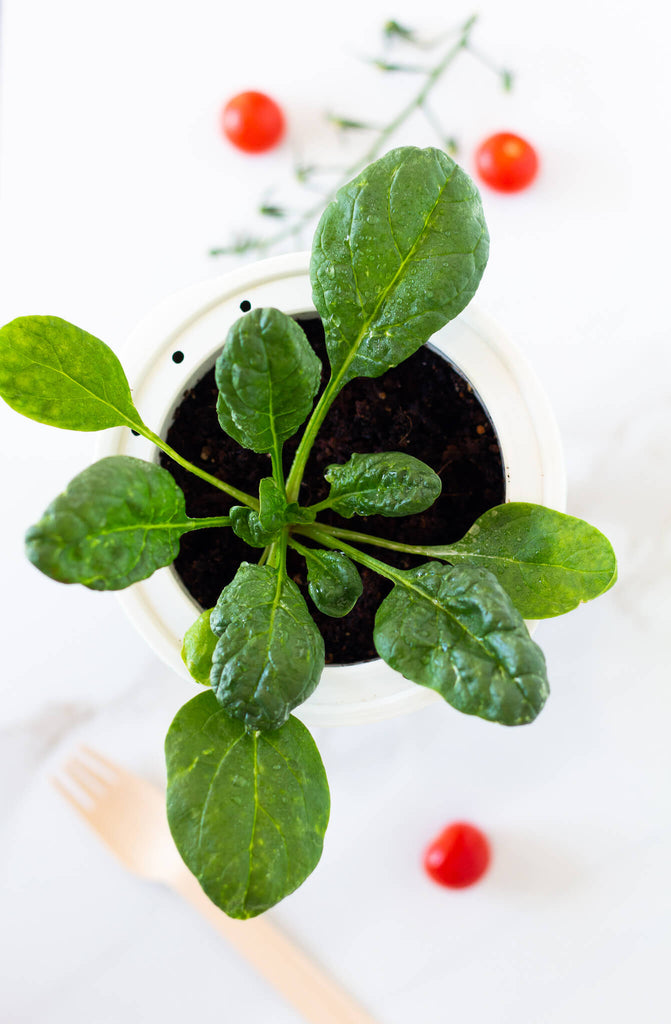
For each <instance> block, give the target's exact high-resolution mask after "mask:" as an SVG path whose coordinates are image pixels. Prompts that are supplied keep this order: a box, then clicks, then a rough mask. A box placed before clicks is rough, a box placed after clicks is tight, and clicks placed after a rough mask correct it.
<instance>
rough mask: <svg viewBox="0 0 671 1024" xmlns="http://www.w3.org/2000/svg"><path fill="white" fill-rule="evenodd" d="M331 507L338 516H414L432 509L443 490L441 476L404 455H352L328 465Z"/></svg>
mask: <svg viewBox="0 0 671 1024" xmlns="http://www.w3.org/2000/svg"><path fill="white" fill-rule="evenodd" d="M324 476H325V478H326V479H327V480H328V482H329V483H330V485H331V490H330V491H329V495H328V498H327V501H328V505H329V507H330V508H332V509H333V510H334V511H335V512H338V514H339V515H341V516H345V517H346V518H348V519H350V518H351V517H352V516H353V515H357V516H372V515H383V516H392V517H399V516H411V515H414V514H415V513H416V512H423V511H424V510H425V509H427V508H430V507H431V505H433V503H434V501H435V500H436V498H437V497H438V495H439V494H440V491H441V487H442V484H441V481H440V477H439V476H438V475H437V474H436V473H434V471H433V470H432V469H431V468H430V466H427V465H426V464H425V463H424V462H420V460H419V459H416V458H414V456H412V455H406V454H405V453H403V452H377V453H376V454H373V455H352V457H351V459H350V460H349V462H345V463H343V464H342V465H333V466H329V467H328V469H327V470H326V472H325V473H324Z"/></svg>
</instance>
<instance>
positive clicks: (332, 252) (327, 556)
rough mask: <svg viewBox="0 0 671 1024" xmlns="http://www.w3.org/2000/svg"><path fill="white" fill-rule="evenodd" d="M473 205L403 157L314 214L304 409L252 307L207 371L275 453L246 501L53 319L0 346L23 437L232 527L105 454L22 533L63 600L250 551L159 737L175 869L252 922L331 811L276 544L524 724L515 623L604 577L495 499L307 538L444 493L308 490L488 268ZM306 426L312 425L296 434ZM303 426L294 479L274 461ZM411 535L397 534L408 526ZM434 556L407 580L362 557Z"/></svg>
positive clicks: (236, 420)
mask: <svg viewBox="0 0 671 1024" xmlns="http://www.w3.org/2000/svg"><path fill="white" fill-rule="evenodd" d="M487 254H488V234H487V228H486V225H485V221H484V218H483V213H482V207H481V203H480V197H479V195H478V192H477V190H476V188H475V186H474V185H473V183H472V182H471V181H470V179H469V178H468V176H467V175H466V174H465V173H464V172H463V171H462V170H461V169H460V168H459V167H458V166H457V165H456V164H455V163H454V162H453V161H452V160H451V159H450V158H449V157H448V156H446V154H445V153H443V152H440V151H438V150H435V149H426V150H419V149H415V148H401V149H396V150H393V151H392V152H390V153H388V154H387V155H386V156H384V157H383V158H381V159H380V160H378V161H377V162H375V163H373V164H371V165H370V166H369V167H367V168H366V169H365V170H364V171H363V172H362V173H361V174H360V175H359V176H358V177H357V178H355V179H354V180H353V181H351V182H350V183H349V184H347V185H345V186H344V187H343V188H342V189H341V190H340V191H339V192H338V194H337V196H336V198H335V199H334V200H333V201H332V202H331V203H330V204H329V206H328V207H327V209H326V210H325V212H324V214H323V216H322V219H321V221H320V223H319V226H318V228H317V232H316V235H315V239H314V245H313V251H312V261H311V271H310V273H311V280H312V286H313V296H314V304H315V307H316V309H317V312H318V313H319V315H320V316H321V319H322V321H323V324H324V329H325V335H326V346H327V352H328V359H329V362H330V368H331V374H330V378H329V381H328V383H327V385H326V388H325V390H324V391H323V393H322V395H321V398H320V399H319V401H318V402H317V404H316V405H315V406H314V408H313V405H314V400H315V396H316V394H317V389H318V383H319V378H320V369H321V367H320V362H319V360H318V359H317V357H316V355H315V354H314V352H313V350H312V348H311V347H310V345H309V343H308V341H307V339H306V337H305V335H304V333H303V331H302V330H301V328H300V327H299V326H298V324H297V323H296V322H295V321H294V320H292V319H291V318H290V317H288V316H286V315H285V314H284V313H282V312H281V311H280V310H278V309H255V310H252V311H251V312H249V313H247V314H246V315H245V316H243V317H242V318H241V319H239V320H238V321H237V322H236V323H234V324H233V326H232V327H231V328H230V331H229V334H228V337H227V338H226V341H225V343H224V345H223V349H222V351H221V354H220V355H219V358H218V359H217V363H216V381H217V385H218V389H219V397H218V406H217V410H218V417H219V421H220V423H221V427H222V429H223V430H224V431H225V432H226V433H227V434H229V435H231V437H233V438H234V439H235V440H236V441H237V442H238V443H239V444H240V445H243V446H245V447H247V448H250V449H252V450H253V451H254V452H262V453H266V454H267V455H269V456H270V467H271V473H270V475H269V476H267V477H266V478H265V479H263V480H262V481H261V484H260V487H259V492H258V495H252V494H247V493H245V492H244V491H242V490H240V489H239V488H238V487H236V486H233V485H232V484H231V483H229V482H227V481H224V480H220V479H218V478H216V477H214V476H211V475H209V474H208V473H206V472H204V471H203V470H202V469H201V468H199V467H197V466H193V465H191V464H189V463H188V462H187V461H186V460H185V459H183V458H182V457H181V456H180V455H179V454H178V453H177V452H175V451H173V450H172V449H171V448H170V447H169V446H168V445H167V444H166V442H165V441H164V440H163V439H162V438H160V437H159V436H158V435H157V434H155V433H154V432H153V431H152V430H151V429H150V428H149V427H148V426H147V425H146V424H145V423H144V421H143V419H142V417H141V415H140V413H139V412H138V410H137V409H136V408H135V405H134V404H133V400H132V397H131V392H130V388H129V385H128V382H127V380H126V377H125V374H124V371H123V369H122V367H121V364H120V363H119V361H118V360H117V358H116V356H115V355H114V354H113V352H112V351H111V350H110V349H109V348H108V347H107V346H106V345H105V344H104V343H103V342H102V341H99V340H98V339H97V338H94V337H92V336H91V335H90V334H87V333H86V332H85V331H83V330H81V329H80V328H78V327H74V326H73V325H72V324H69V323H66V322H64V321H63V320H60V319H57V318H55V317H48V316H32V317H23V318H20V319H18V320H14V321H12V322H11V323H10V324H8V325H6V326H5V327H4V328H3V329H2V331H0V393H1V394H2V396H3V398H4V399H5V401H7V402H8V403H9V405H11V406H12V407H13V408H14V409H16V410H18V411H19V412H21V413H23V414H24V415H26V416H29V417H31V418H32V419H35V420H39V421H41V422H43V423H47V424H51V425H53V426H57V427H64V428H68V429H71V430H102V429H106V428H108V427H128V428H132V429H133V430H135V431H137V432H138V433H139V434H141V435H143V436H144V437H145V438H148V439H149V440H151V441H152V442H154V443H155V445H157V446H158V448H160V449H162V450H163V451H164V452H167V453H168V454H169V455H170V456H171V457H172V458H173V459H174V460H175V461H177V462H178V463H179V464H180V465H182V466H185V467H186V468H188V469H190V470H192V471H193V472H194V473H197V474H198V475H199V476H201V477H204V478H205V479H206V480H208V481H209V482H210V483H211V484H212V486H213V487H217V488H220V489H221V490H222V491H225V492H226V493H227V494H228V495H230V496H231V497H232V499H233V500H234V502H235V504H234V505H233V507H232V508H231V509H230V513H229V514H228V515H227V516H224V517H217V518H210V519H195V518H191V517H189V516H188V515H187V514H186V510H185V502H184V495H183V493H182V491H181V490H180V488H179V487H178V486H177V484H176V483H175V481H174V479H173V477H172V476H171V475H170V473H169V472H167V471H166V470H165V469H162V468H161V467H160V466H158V465H156V464H153V463H148V462H144V461H142V460H138V459H136V458H130V457H127V456H114V457H111V458H105V459H102V460H101V461H99V462H96V463H95V464H94V465H92V466H90V467H89V468H88V469H85V470H84V471H83V472H82V473H80V474H79V475H78V476H77V477H75V479H74V480H73V481H72V482H71V483H70V484H69V485H68V487H67V488H66V490H65V491H64V492H63V494H61V495H60V496H59V497H58V498H56V500H55V501H54V502H53V503H52V504H51V505H50V506H49V507H48V508H47V510H46V512H45V513H44V515H43V517H42V518H41V519H40V521H39V522H38V523H36V524H35V525H34V526H32V527H31V528H30V529H29V530H28V534H27V540H26V545H27V553H28V557H29V559H30V560H31V561H32V562H33V563H34V564H35V565H36V566H37V567H38V568H39V569H41V570H42V571H43V572H44V573H46V574H47V575H48V576H51V577H52V578H53V579H56V580H60V581H62V582H64V583H82V584H84V586H87V587H90V588H91V589H93V590H116V589H119V588H122V587H127V586H129V585H131V584H132V583H134V582H136V581H137V580H141V579H145V578H146V577H148V576H150V575H151V573H153V572H154V571H155V570H156V569H158V568H159V567H161V566H165V565H168V564H169V563H170V562H171V561H172V560H173V559H174V558H175V556H176V554H177V552H178V549H179V543H180V538H181V537H182V535H183V534H185V533H187V532H189V531H191V530H201V529H207V528H209V527H213V526H217V527H220V526H227V527H229V528H230V529H231V530H233V531H234V532H235V533H236V534H237V535H238V536H239V537H241V538H242V539H243V540H244V541H246V542H247V544H248V545H250V547H251V548H252V549H254V548H256V549H257V553H258V560H257V561H250V562H245V563H243V564H242V565H241V566H240V567H239V569H238V571H237V572H236V574H235V577H234V578H233V579H232V580H231V582H230V583H228V585H227V586H225V587H224V589H223V590H222V592H221V596H220V597H219V600H218V601H217V604H216V606H215V607H214V608H210V609H207V610H206V611H204V612H203V613H202V614H201V615H200V616H199V617H198V619H197V620H196V621H195V623H194V624H193V626H192V627H191V628H190V629H189V630H188V632H187V634H186V636H185V637H184V645H183V657H184V660H185V663H186V665H187V666H188V669H189V671H190V673H191V675H192V676H193V678H194V679H195V681H196V682H197V683H200V684H202V685H203V686H205V687H206V688H207V689H205V690H204V691H203V692H201V693H200V694H199V695H198V696H196V697H194V698H193V699H192V700H190V701H189V702H188V703H187V704H185V705H184V707H182V708H181V709H180V710H179V711H178V713H177V715H176V717H175V720H174V722H173V723H172V726H171V727H170V730H169V732H168V736H167V740H166V757H167V767H168V795H167V811H168V818H169V822H170V827H171V829H172V834H173V836H174V839H175V842H176V844H177V846H178V848H179V850H180V853H181V855H182V857H183V859H184V861H185V862H186V864H187V865H188V867H189V868H190V869H191V871H192V872H193V873H194V874H195V875H196V876H197V878H198V880H199V881H200V883H201V885H202V887H203V889H204V890H205V892H206V893H207V894H208V895H209V896H210V898H211V899H212V900H213V901H214V902H215V903H216V904H217V905H218V906H219V907H221V908H222V909H223V910H224V911H226V913H227V914H230V915H231V916H233V917H239V918H247V917H251V916H254V915H256V914H259V913H261V912H262V911H264V910H266V909H267V908H268V907H270V906H272V905H273V904H275V903H277V902H278V901H279V900H281V899H282V898H283V897H284V896H286V895H287V894H288V893H290V892H292V891H293V890H294V889H296V888H297V887H298V886H299V885H300V884H301V883H302V882H303V880H304V879H305V878H306V877H307V876H308V875H309V874H310V872H311V871H312V870H313V868H314V867H315V865H316V864H317V861H318V860H319V857H320V854H321V850H322V843H323V837H324V833H325V829H326V825H327V820H328V815H329V791H328V786H327V781H326V777H325V774H324V768H323V765H322V762H321V759H320V756H319V753H318V751H317V749H316V746H315V744H314V741H313V739H312V737H311V736H310V733H309V732H308V730H307V729H306V728H305V726H304V725H302V724H301V722H300V721H299V720H298V719H297V718H295V717H294V716H293V715H292V712H293V710H294V709H295V708H296V707H298V705H300V704H301V703H302V702H303V701H305V700H306V699H307V698H308V697H309V696H310V694H311V693H312V692H313V691H314V689H315V687H316V686H317V684H318V683H319V678H320V675H321V672H322V669H323V668H324V642H323V639H322V636H321V634H320V632H319V630H318V628H317V626H316V624H315V622H314V621H313V618H312V616H311V614H310V608H309V606H308V604H307V602H306V600H305V599H304V598H303V596H302V594H301V592H300V590H299V589H298V587H297V586H296V584H295V583H294V581H293V580H292V579H291V578H290V577H289V575H288V574H287V568H286V554H287V548H288V547H292V548H294V549H295V550H296V551H297V552H299V554H300V555H302V556H303V557H304V559H305V561H306V563H307V579H308V586H309V594H310V598H311V600H312V601H313V602H314V604H315V605H316V607H317V608H319V609H320V610H321V611H322V612H324V613H326V614H327V615H332V616H342V615H346V614H348V613H349V612H350V611H351V610H352V608H353V607H354V605H355V604H356V602H357V600H358V598H359V596H360V595H361V592H362V583H361V579H360V576H359V573H358V571H357V565H361V566H367V567H368V568H369V569H371V570H373V571H374V572H376V573H380V574H381V575H382V576H383V577H385V578H386V579H387V580H388V581H390V582H391V584H392V589H391V592H390V593H389V594H388V596H387V597H385V598H384V600H383V601H382V602H381V604H380V606H379V609H378V611H377V616H376V620H375V629H374V643H375V647H376V649H377V651H378V653H379V655H380V657H381V658H383V659H384V660H385V661H386V662H387V663H388V664H389V665H391V666H392V668H394V669H397V670H398V671H399V672H401V673H402V674H403V675H404V676H405V677H406V678H407V679H410V680H413V681H414V682H416V683H418V684H419V685H421V686H427V687H430V688H431V689H433V690H436V691H437V692H438V693H439V694H440V695H441V696H442V697H443V698H444V699H445V700H446V701H447V702H448V703H450V704H452V705H453V706H454V707H455V708H457V709H458V710H459V711H463V712H465V713H466V714H471V715H479V716H481V717H482V718H485V719H488V720H490V721H492V722H500V723H502V724H504V725H521V724H523V723H526V722H531V721H532V720H533V719H534V718H535V717H536V715H538V713H539V711H540V710H541V708H542V707H543V704H544V703H545V700H546V697H547V695H548V683H547V677H546V670H545V661H544V658H543V654H542V653H541V650H540V648H539V647H538V646H537V645H536V644H535V643H534V641H533V640H532V639H531V637H530V635H529V632H528V630H527V627H526V625H525V622H524V619H525V617H526V618H534V619H537V618H543V617H547V616H554V615H560V614H562V613H563V612H567V611H569V610H570V609H572V608H574V607H575V606H576V605H578V604H579V603H580V602H582V601H586V600H589V599H591V598H594V597H596V596H598V595H599V594H601V593H603V592H604V591H605V590H607V589H608V588H609V587H610V586H611V585H612V584H613V582H614V580H615V576H616V565H615V558H614V555H613V551H612V548H611V546H610V544H609V543H608V541H607V540H606V538H605V537H604V536H603V535H602V534H601V533H600V532H599V531H598V530H596V529H595V528H594V527H592V526H589V525H588V524H587V523H584V522H582V521H580V520H578V519H575V518H573V517H571V516H568V515H564V514H561V513H559V512H556V511H553V510H551V509H547V508H543V507H540V506H536V505H531V504H514V503H509V504H504V505H501V506H499V507H497V508H492V509H490V510H489V511H488V512H486V513H485V514H484V515H483V516H481V517H480V518H479V519H478V521H477V522H476V523H474V524H473V526H472V528H471V529H470V530H469V531H468V533H467V534H466V536H465V537H463V538H462V540H460V541H458V542H457V543H453V544H450V545H440V546H431V547H421V546H413V545H412V544H410V543H408V544H401V543H396V542H391V541H387V540H384V539H380V538H376V537H373V536H370V535H368V534H365V533H360V532H357V531H355V530H349V529H346V528H344V527H340V526H333V525H327V524H325V523H322V522H320V520H319V515H320V512H322V511H323V510H324V509H332V510H334V511H336V512H337V513H339V515H340V516H341V517H344V518H345V519H349V518H352V517H354V516H368V515H371V514H381V515H385V516H412V515H413V514H414V513H417V512H421V511H423V510H425V509H427V508H429V507H430V506H431V505H432V503H433V502H434V501H435V499H436V498H437V496H438V495H439V493H440V489H441V482H440V478H439V477H438V476H437V475H436V473H434V471H433V470H432V469H431V468H430V467H429V466H427V465H425V464H423V463H422V462H420V461H419V460H418V459H416V458H413V457H410V456H408V455H407V454H403V453H399V452H383V453H374V454H353V455H352V457H351V458H350V459H349V460H348V461H347V462H345V463H344V464H342V465H333V466H331V467H330V468H329V469H328V470H327V472H326V479H327V481H328V483H329V484H330V491H329V494H328V497H327V498H326V499H325V500H324V501H321V502H320V503H318V504H316V505H312V506H311V507H310V506H308V507H303V506H301V504H300V502H299V498H300V486H301V480H302V477H303V472H304V469H305V466H306V462H307V459H308V456H309V454H310V449H311V447H312V445H313V442H314V440H315V437H316V435H317V432H318V430H319V427H320V425H321V423H322V421H323V420H324V417H325V415H326V413H327V411H328V409H329V408H330V406H331V404H332V402H333V400H334V398H335V397H336V395H337V394H338V393H339V392H340V390H341V389H342V388H343V387H345V386H346V385H347V383H348V382H349V381H351V380H352V379H353V378H354V377H360V376H363V377H377V376H379V375H380V374H382V373H383V372H385V371H386V370H388V369H390V368H391V367H394V366H396V365H398V364H399V363H400V362H401V361H402V360H404V359H406V358H407V357H408V356H410V355H411V354H412V353H413V352H415V351H416V350H417V349H418V348H419V347H420V346H421V345H423V344H424V343H425V342H426V341H427V340H428V339H429V338H430V337H431V335H432V334H433V333H434V332H435V331H437V330H439V329H440V328H441V327H443V325H444V324H446V323H447V322H448V321H449V320H451V319H452V318H453V317H455V316H456V315H457V314H458V313H459V312H460V311H461V310H463V309H464V307H465V306H466V304H467V303H468V302H469V300H470V299H471V297H472V295H473V294H474V292H475V290H476V288H477V286H478V283H479V281H480V277H481V275H482V272H483V270H484V267H485V263H486V260H487ZM306 421H307V422H306ZM304 423H305V427H304V430H303V433H302V437H301V439H300V441H299V444H298V448H297V450H296V454H295V457H294V461H293V465H292V466H291V469H290V472H289V473H288V476H287V477H286V478H285V475H284V472H283V467H282V446H283V444H284V442H285V441H287V439H288V438H290V437H291V436H292V435H294V434H295V433H296V432H297V431H298V430H299V429H300V428H301V426H302V425H303V424H304ZM409 534H410V535H411V524H410V526H409ZM361 543H363V544H364V545H365V547H366V548H370V547H371V546H373V547H374V546H378V547H379V548H381V549H384V548H395V549H397V550H402V551H408V552H412V553H413V554H416V555H420V556H424V558H425V559H426V560H425V561H423V562H422V563H421V564H420V565H419V566H418V567H416V568H413V569H409V570H401V569H397V568H395V567H393V566H391V565H389V564H387V563H386V562H385V561H383V560H382V559H380V558H375V557H373V556H372V555H371V554H369V553H367V552H364V551H362V550H361V549H360V547H359V546H358V545H359V544H361Z"/></svg>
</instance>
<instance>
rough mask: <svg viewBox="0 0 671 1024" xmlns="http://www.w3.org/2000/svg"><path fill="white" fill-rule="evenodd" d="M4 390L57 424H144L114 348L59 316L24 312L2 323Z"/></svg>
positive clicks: (15, 402) (19, 407) (26, 410)
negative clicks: (113, 350) (35, 314)
mask: <svg viewBox="0 0 671 1024" xmlns="http://www.w3.org/2000/svg"><path fill="white" fill-rule="evenodd" d="M0 395H2V397H3V398H4V400H5V401H6V402H7V404H8V405H11V407H12V409H15V410H16V411H17V412H20V413H22V414H23V415H24V416H28V417H29V418H30V419H33V420H38V422H40V423H47V424H48V425H49V426H52V427H62V428H64V429H66V430H105V429H106V428H107V427H124V426H127V427H133V428H135V429H140V430H142V429H144V424H143V423H142V419H141V418H140V414H139V412H138V411H137V409H136V408H135V406H134V405H133V399H132V398H131V393H130V387H129V386H128V381H127V380H126V375H125V373H124V371H123V368H122V366H121V363H120V362H119V360H118V359H117V357H116V356H115V354H114V352H112V350H111V348H108V346H107V345H105V343H104V342H102V341H100V340H99V339H98V338H94V337H93V335H92V334H88V333H87V332H86V331H83V330H82V329H81V328H80V327H75V326H74V324H70V323H68V322H67V320H61V319H60V318H59V317H57V316H23V317H19V318H18V319H17V320H12V321H11V323H9V324H6V325H5V326H4V327H3V328H2V329H0Z"/></svg>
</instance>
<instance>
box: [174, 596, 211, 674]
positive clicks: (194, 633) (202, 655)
mask: <svg viewBox="0 0 671 1024" xmlns="http://www.w3.org/2000/svg"><path fill="white" fill-rule="evenodd" d="M211 615H212V608H207V609H206V611H204V612H203V613H202V614H201V615H199V616H198V618H197V619H196V621H195V622H194V623H193V625H191V626H189V628H188V629H187V631H186V633H185V634H184V639H183V640H182V661H183V662H184V664H185V665H186V667H187V668H188V670H189V675H190V676H191V678H192V679H195V680H196V682H197V683H201V685H202V686H209V685H210V671H211V669H212V655H213V654H214V648H215V647H216V644H217V638H216V636H215V635H214V633H213V632H212V630H211V628H210V616H211Z"/></svg>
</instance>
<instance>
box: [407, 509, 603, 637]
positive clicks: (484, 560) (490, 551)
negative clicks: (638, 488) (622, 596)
mask: <svg viewBox="0 0 671 1024" xmlns="http://www.w3.org/2000/svg"><path fill="white" fill-rule="evenodd" d="M423 551H424V553H425V554H427V555H428V556H429V557H434V558H443V559H445V560H446V561H447V562H451V563H452V564H453V565H456V564H460V563H466V564H469V565H480V566H482V568H484V569H488V570H489V571H490V572H492V573H494V575H495V576H496V578H497V579H498V581H499V583H500V584H501V586H502V587H503V588H504V590H506V591H507V593H508V594H509V596H510V597H511V599H512V601H513V604H514V605H515V607H516V608H517V609H518V611H520V612H521V613H522V615H523V616H524V618H526V619H546V618H550V617H551V616H554V615H563V614H564V613H565V612H570V611H571V610H572V609H573V608H576V607H577V606H578V605H579V604H580V603H581V602H583V601H591V600H592V599H593V598H595V597H598V596H599V595H600V594H603V593H604V591H606V590H608V589H609V588H610V587H612V586H613V584H614V583H615V580H616V578H617V562H616V558H615V552H614V551H613V548H612V546H611V544H610V541H608V540H607V539H606V537H604V535H603V534H602V533H601V532H600V531H599V530H597V529H596V527H594V526H590V524H589V523H586V522H584V521H583V520H582V519H576V518H574V517H573V516H568V515H565V514H564V513H563V512H555V511H554V509H550V508H544V507H543V506H542V505H532V504H528V503H526V502H510V503H509V504H507V505H498V506H497V507H496V508H492V509H489V511H487V512H485V513H484V515H482V516H480V518H479V519H477V520H476V522H475V523H474V524H473V526H472V527H471V529H470V530H469V531H468V533H467V534H466V536H465V537H463V538H462V540H460V541H457V542H456V543H455V544H449V545H441V546H439V547H427V548H424V549H423Z"/></svg>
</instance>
